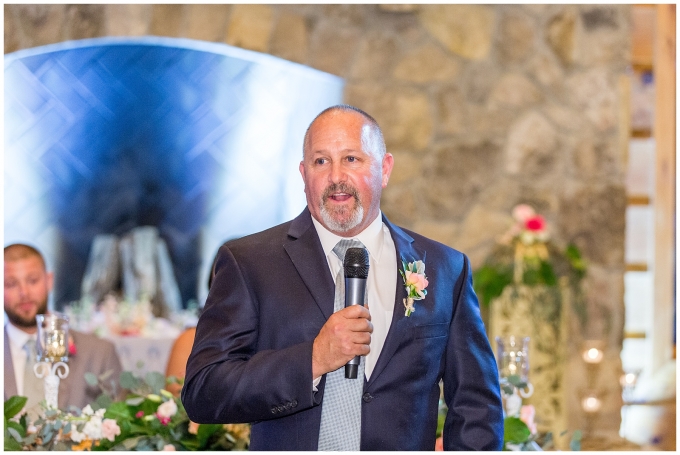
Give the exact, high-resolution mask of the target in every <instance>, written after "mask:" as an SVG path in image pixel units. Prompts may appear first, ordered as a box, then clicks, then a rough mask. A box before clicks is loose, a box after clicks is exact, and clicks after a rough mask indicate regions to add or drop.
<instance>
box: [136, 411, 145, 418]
mask: <svg viewBox="0 0 680 455" xmlns="http://www.w3.org/2000/svg"><path fill="white" fill-rule="evenodd" d="M135 417H137V418H138V419H141V418H142V417H144V411H137V414H135Z"/></svg>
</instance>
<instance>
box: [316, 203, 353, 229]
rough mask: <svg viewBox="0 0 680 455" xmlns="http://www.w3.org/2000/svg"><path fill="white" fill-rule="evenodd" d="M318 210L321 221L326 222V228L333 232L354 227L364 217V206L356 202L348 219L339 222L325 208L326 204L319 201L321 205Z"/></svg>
mask: <svg viewBox="0 0 680 455" xmlns="http://www.w3.org/2000/svg"><path fill="white" fill-rule="evenodd" d="M319 209H320V212H321V218H322V219H323V222H324V223H325V224H326V226H327V227H328V229H330V230H331V231H334V232H347V231H350V230H352V229H354V228H355V227H357V226H359V224H360V223H361V220H363V219H364V208H363V207H362V206H361V204H359V203H357V204H356V205H355V206H354V207H353V208H352V209H351V210H352V213H351V215H350V217H349V219H348V220H347V221H346V222H344V223H341V222H339V221H337V220H336V219H335V218H333V215H332V214H331V212H330V211H329V210H328V209H327V208H326V206H325V205H324V204H323V202H322V203H321V207H319Z"/></svg>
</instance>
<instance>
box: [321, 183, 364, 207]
mask: <svg viewBox="0 0 680 455" xmlns="http://www.w3.org/2000/svg"><path fill="white" fill-rule="evenodd" d="M333 193H347V194H349V195H351V196H352V197H354V199H356V200H357V201H359V191H357V189H356V188H354V187H353V186H351V185H348V184H347V183H344V182H342V183H331V184H330V185H328V187H326V189H325V190H324V192H323V195H322V200H323V201H324V202H326V201H327V200H328V198H329V197H331V194H333Z"/></svg>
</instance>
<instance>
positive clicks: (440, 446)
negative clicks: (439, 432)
mask: <svg viewBox="0 0 680 455" xmlns="http://www.w3.org/2000/svg"><path fill="white" fill-rule="evenodd" d="M434 450H435V451H437V452H443V451H444V438H443V437H442V436H439V437H438V438H437V440H436V441H435V442H434Z"/></svg>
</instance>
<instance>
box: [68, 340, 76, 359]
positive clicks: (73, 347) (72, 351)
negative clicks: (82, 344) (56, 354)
mask: <svg viewBox="0 0 680 455" xmlns="http://www.w3.org/2000/svg"><path fill="white" fill-rule="evenodd" d="M77 353H78V350H77V349H76V344H75V343H74V342H73V338H72V337H70V336H69V337H68V355H70V356H71V357H73V356H74V355H76V354H77Z"/></svg>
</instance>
